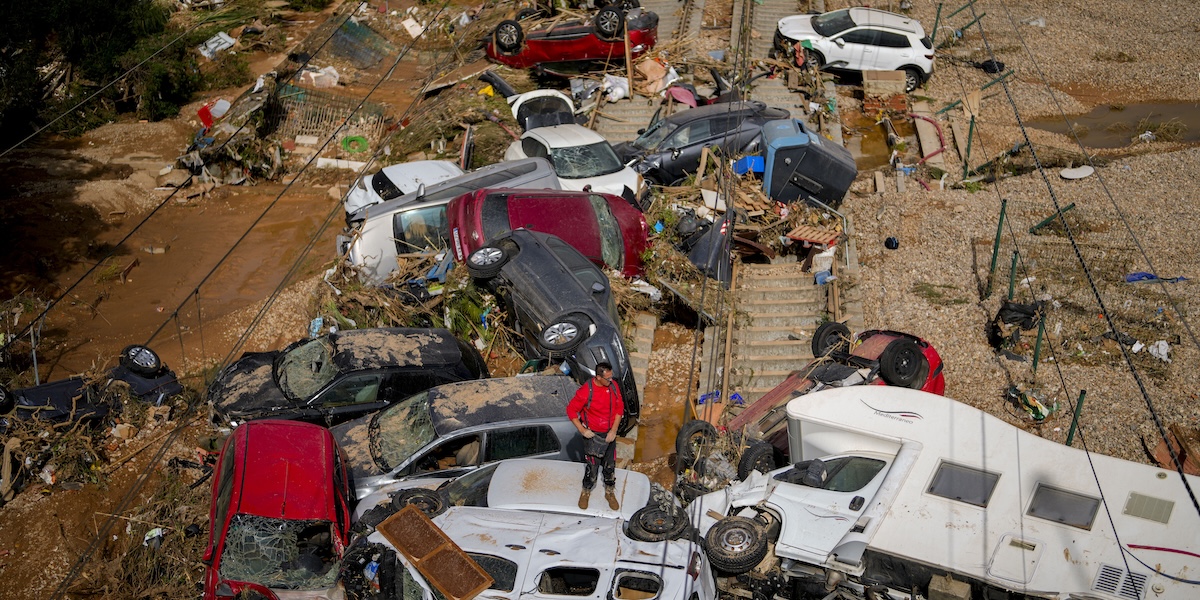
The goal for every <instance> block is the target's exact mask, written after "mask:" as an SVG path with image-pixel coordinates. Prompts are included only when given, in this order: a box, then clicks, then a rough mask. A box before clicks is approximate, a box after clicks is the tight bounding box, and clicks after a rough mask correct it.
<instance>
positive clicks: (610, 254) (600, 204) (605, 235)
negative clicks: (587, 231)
mask: <svg viewBox="0 0 1200 600" xmlns="http://www.w3.org/2000/svg"><path fill="white" fill-rule="evenodd" d="M588 200H589V201H591V203H592V211H593V212H595V213H596V222H597V223H599V224H600V257H601V258H603V259H604V264H606V265H608V266H610V267H612V268H614V269H623V268H625V261H624V260H622V259H623V258H624V256H623V255H624V252H625V244H624V242H623V241H622V240H621V224H620V223H618V222H617V218H616V217H615V216H613V214H612V209H611V208H609V207H608V201H607V200H605V199H604V196H598V195H596V194H592V195H591V196H588Z"/></svg>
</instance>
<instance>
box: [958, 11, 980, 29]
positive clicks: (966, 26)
mask: <svg viewBox="0 0 1200 600" xmlns="http://www.w3.org/2000/svg"><path fill="white" fill-rule="evenodd" d="M986 16H987V13H979V16H978V17H975V18H974V19H971V20H970V22H968V23H967V24H966V25H963V26H962V27H961V28H959V31H966V30H967V28H968V27H970V26H972V25H974V24H976V23H978V22H979V20H980V19H982V18H984V17H986Z"/></svg>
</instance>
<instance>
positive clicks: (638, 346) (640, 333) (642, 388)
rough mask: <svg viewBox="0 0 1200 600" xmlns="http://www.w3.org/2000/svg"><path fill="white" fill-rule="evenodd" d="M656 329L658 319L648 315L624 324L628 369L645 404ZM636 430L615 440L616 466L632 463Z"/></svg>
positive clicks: (637, 316) (622, 466)
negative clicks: (647, 378) (647, 371)
mask: <svg viewBox="0 0 1200 600" xmlns="http://www.w3.org/2000/svg"><path fill="white" fill-rule="evenodd" d="M657 328H658V317H657V316H655V315H653V314H650V313H645V312H643V313H638V314H637V315H635V316H634V317H633V321H632V322H631V323H626V327H625V339H626V340H631V341H629V342H627V345H626V348H625V349H626V351H627V352H628V353H629V367H630V369H631V370H632V371H633V379H634V381H635V382H637V391H638V397H639V398H642V401H643V402H645V398H646V370H647V369H648V368H649V367H650V353H651V352H652V351H653V349H654V331H655V330H656V329H657ZM637 438H638V428H637V427H634V428H633V430H632V431H630V432H629V435H628V436H625V437H619V438H617V466H618V467H621V468H625V467H626V466H628V465H629V464H630V463H632V462H633V456H634V451H635V450H636V448H637Z"/></svg>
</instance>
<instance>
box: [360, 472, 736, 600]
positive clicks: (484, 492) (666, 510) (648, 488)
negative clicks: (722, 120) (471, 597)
mask: <svg viewBox="0 0 1200 600" xmlns="http://www.w3.org/2000/svg"><path fill="white" fill-rule="evenodd" d="M582 475H583V465H582V464H579V463H565V462H552V461H535V460H520V459H517V460H510V461H504V462H501V463H498V464H497V465H495V466H493V467H489V468H486V469H480V470H478V471H475V472H474V473H471V474H469V475H466V476H464V477H460V478H458V479H456V480H454V481H452V482H449V483H447V484H445V485H444V486H442V488H441V489H438V490H404V491H401V492H398V493H397V494H396V495H395V496H394V497H392V498H390V499H388V498H386V497H385V498H383V502H382V503H381V504H380V505H379V506H378V507H377V508H376V509H374V510H372V511H368V513H367V514H365V515H364V516H363V517H362V518H361V519H360V520H359V522H358V525H356V528H361V529H366V530H367V531H370V528H376V526H377V525H378V527H377V528H376V530H375V531H374V532H373V533H370V534H369V536H367V537H366V538H365V539H364V538H360V539H359V540H360V541H356V542H355V543H354V547H353V548H352V549H351V551H350V553H349V554H352V555H364V556H379V560H380V563H379V568H380V572H381V574H385V575H386V576H381V577H379V580H378V582H379V584H380V587H381V588H384V589H381V590H380V592H381V593H380V597H382V598H413V599H415V598H421V599H422V600H434V599H435V598H440V597H442V595H441V594H440V593H439V592H438V591H436V590H435V588H434V587H433V585H432V584H431V583H430V582H429V579H427V578H426V576H425V575H424V574H423V573H422V571H425V570H428V569H430V568H431V567H430V565H422V568H421V569H418V568H417V567H414V566H413V565H412V564H410V563H409V562H408V561H407V560H406V559H404V558H402V557H399V556H398V554H399V553H398V552H396V547H397V545H400V546H403V547H405V548H407V549H409V550H410V551H411V550H412V549H413V548H412V546H408V545H407V544H409V543H411V542H413V541H415V539H414V538H413V537H404V536H397V535H396V534H395V529H393V528H392V527H391V522H385V521H384V519H385V518H386V517H387V516H390V515H391V514H393V513H395V512H397V511H398V510H399V509H401V508H403V507H404V506H407V505H409V504H415V505H416V506H418V507H419V508H421V509H422V510H423V511H424V512H425V513H426V514H427V515H430V516H431V519H432V521H433V524H434V525H436V526H437V527H438V529H440V530H441V531H442V532H444V533H445V535H446V536H447V537H448V538H449V539H450V540H452V541H453V542H454V543H455V544H457V545H458V546H459V547H460V548H461V550H462V551H463V552H465V553H466V554H467V556H470V557H471V558H472V559H473V560H474V561H475V562H476V563H477V564H478V565H479V566H480V567H482V568H483V570H484V571H486V572H487V574H488V575H490V576H491V578H492V579H493V581H494V582H493V583H492V584H491V586H490V589H489V590H487V591H486V592H484V593H483V597H487V598H493V599H496V600H502V599H513V600H516V599H518V598H528V597H550V596H571V597H582V598H594V599H596V600H603V599H606V598H607V599H613V598H616V599H620V598H672V599H680V600H684V599H690V600H712V599H714V598H716V582H715V580H714V579H713V575H712V571H711V569H710V567H709V564H708V560H707V558H706V557H705V555H704V552H703V549H702V548H701V546H700V544H699V543H698V541H696V540H695V538H694V537H693V535H692V527H691V524H690V522H689V521H688V519H687V515H686V512H684V511H683V510H681V509H680V508H679V507H678V505H676V504H674V503H673V501H672V498H671V497H670V495H669V494H665V493H664V490H661V489H656V488H655V487H654V485H653V484H651V483H650V480H649V479H648V478H647V477H646V476H645V475H643V474H641V473H637V472H635V471H628V470H625V469H617V471H616V479H617V485H616V486H615V493H616V497H617V498H618V501H619V504H620V507H619V508H618V509H617V510H612V509H610V508H609V507H608V504H607V503H606V502H604V501H603V499H600V498H596V499H595V500H593V502H591V503H590V505H589V506H588V508H586V509H580V508H579V507H578V505H577V504H576V503H577V500H578V496H579V481H580V479H581V478H582ZM597 495H598V494H597ZM350 562H351V561H350V560H347V563H350ZM359 570H360V571H361V569H359ZM348 571H349V569H346V570H345V571H344V572H347V574H349V573H348ZM344 581H346V584H347V593H348V595H349V596H350V597H356V596H355V593H354V592H355V591H356V588H357V586H356V585H355V583H357V582H355V581H354V578H353V577H347V578H345V579H344ZM385 582H386V583H385ZM386 584H392V585H391V586H387V585H386Z"/></svg>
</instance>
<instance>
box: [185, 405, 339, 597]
mask: <svg viewBox="0 0 1200 600" xmlns="http://www.w3.org/2000/svg"><path fill="white" fill-rule="evenodd" d="M344 465H345V460H344V459H343V457H342V455H341V450H339V449H338V446H337V444H336V443H335V442H334V440H333V436H332V435H331V434H330V433H329V430H328V429H325V428H323V427H319V426H317V425H311V424H308V423H300V422H298V421H284V420H264V421H250V422H248V423H245V424H243V425H242V426H241V427H238V428H237V429H235V430H234V431H233V434H232V435H230V436H229V439H227V440H226V441H225V446H224V448H223V449H222V450H221V458H220V461H219V462H218V463H217V468H216V476H215V477H214V478H213V491H212V508H211V509H210V513H209V522H210V527H209V534H208V546H207V547H206V549H205V551H204V563H205V564H206V565H208V568H207V569H205V573H204V598H205V600H211V599H215V598H234V597H235V596H239V595H240V593H241V592H243V591H253V592H257V593H258V594H260V595H262V596H265V597H267V598H277V597H278V594H276V593H275V591H277V590H289V591H294V590H332V589H333V588H334V587H335V582H336V578H337V574H338V562H339V561H340V560H341V557H342V552H343V551H344V550H345V548H346V544H347V543H348V542H349V535H350V515H351V514H352V513H351V512H350V509H351V501H352V499H353V498H354V495H353V494H354V489H353V487H352V486H351V485H350V481H349V478H348V477H347V473H346V470H345V466H344Z"/></svg>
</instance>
